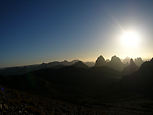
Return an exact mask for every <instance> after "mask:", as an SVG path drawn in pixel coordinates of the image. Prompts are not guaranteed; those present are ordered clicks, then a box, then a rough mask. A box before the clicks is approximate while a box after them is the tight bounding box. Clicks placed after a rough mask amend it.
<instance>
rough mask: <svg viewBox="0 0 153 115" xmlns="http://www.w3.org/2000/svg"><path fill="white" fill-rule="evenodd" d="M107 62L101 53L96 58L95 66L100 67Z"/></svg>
mask: <svg viewBox="0 0 153 115" xmlns="http://www.w3.org/2000/svg"><path fill="white" fill-rule="evenodd" d="M105 64H106V61H105V58H104V57H103V56H102V55H100V56H99V57H98V58H97V60H96V63H95V66H98V67H100V66H104V65H105Z"/></svg>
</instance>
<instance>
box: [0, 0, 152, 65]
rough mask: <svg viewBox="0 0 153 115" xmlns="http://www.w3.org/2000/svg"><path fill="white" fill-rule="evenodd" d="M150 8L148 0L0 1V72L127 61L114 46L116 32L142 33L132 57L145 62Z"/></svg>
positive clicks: (150, 27)
mask: <svg viewBox="0 0 153 115" xmlns="http://www.w3.org/2000/svg"><path fill="white" fill-rule="evenodd" d="M152 6H153V1H152V0H150V1H149V0H137V1H136V0H127V1H126V0H120V1H119V0H2V1H0V15H1V16H0V53H1V55H0V67H5V66H16V65H27V64H34V63H42V62H49V61H54V60H59V61H61V60H65V59H67V60H73V59H81V60H84V61H91V60H93V61H94V60H95V59H96V58H97V56H99V55H101V54H102V55H104V57H106V58H110V57H111V56H112V55H118V56H120V57H126V56H130V53H126V52H125V51H121V50H120V49H121V47H119V44H118V42H117V41H118V40H117V39H118V38H117V37H118V35H119V34H120V32H121V28H124V29H131V28H132V29H133V28H134V30H138V31H139V32H140V33H142V36H143V44H141V45H142V46H140V47H141V52H139V53H138V54H137V56H141V57H144V58H147V57H148V58H150V57H151V55H152V54H151V52H152V51H153V47H152V44H151V43H153V40H152V33H153V32H152V31H153V22H152V20H153V7H152ZM142 47H143V49H142ZM123 52H124V53H123ZM128 54H129V55H128Z"/></svg>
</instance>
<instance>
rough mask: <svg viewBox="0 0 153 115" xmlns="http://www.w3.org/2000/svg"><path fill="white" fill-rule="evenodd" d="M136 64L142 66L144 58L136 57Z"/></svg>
mask: <svg viewBox="0 0 153 115" xmlns="http://www.w3.org/2000/svg"><path fill="white" fill-rule="evenodd" d="M135 64H136V65H137V66H138V67H140V66H141V65H142V64H143V60H142V58H141V57H139V58H136V59H135Z"/></svg>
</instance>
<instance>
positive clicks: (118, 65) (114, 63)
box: [107, 56, 124, 71]
mask: <svg viewBox="0 0 153 115" xmlns="http://www.w3.org/2000/svg"><path fill="white" fill-rule="evenodd" d="M107 66H108V67H110V68H112V69H114V70H117V71H122V70H123V68H124V64H123V63H122V62H121V59H120V58H119V57H117V56H112V58H111V61H110V62H108V63H107Z"/></svg>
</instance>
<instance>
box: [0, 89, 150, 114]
mask: <svg viewBox="0 0 153 115" xmlns="http://www.w3.org/2000/svg"><path fill="white" fill-rule="evenodd" d="M132 100H133V101H132ZM1 114H2V115H3V114H7V115H18V114H21V115H152V114H153V101H151V100H144V99H138V98H136V99H131V98H129V99H126V100H120V103H117V102H114V103H102V104H95V105H90V104H86V103H84V104H81V105H79V104H72V103H68V102H65V101H59V100H55V99H51V98H44V97H40V96H37V95H31V94H29V93H25V92H21V91H17V90H13V89H8V88H4V87H1V90H0V115H1Z"/></svg>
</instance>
